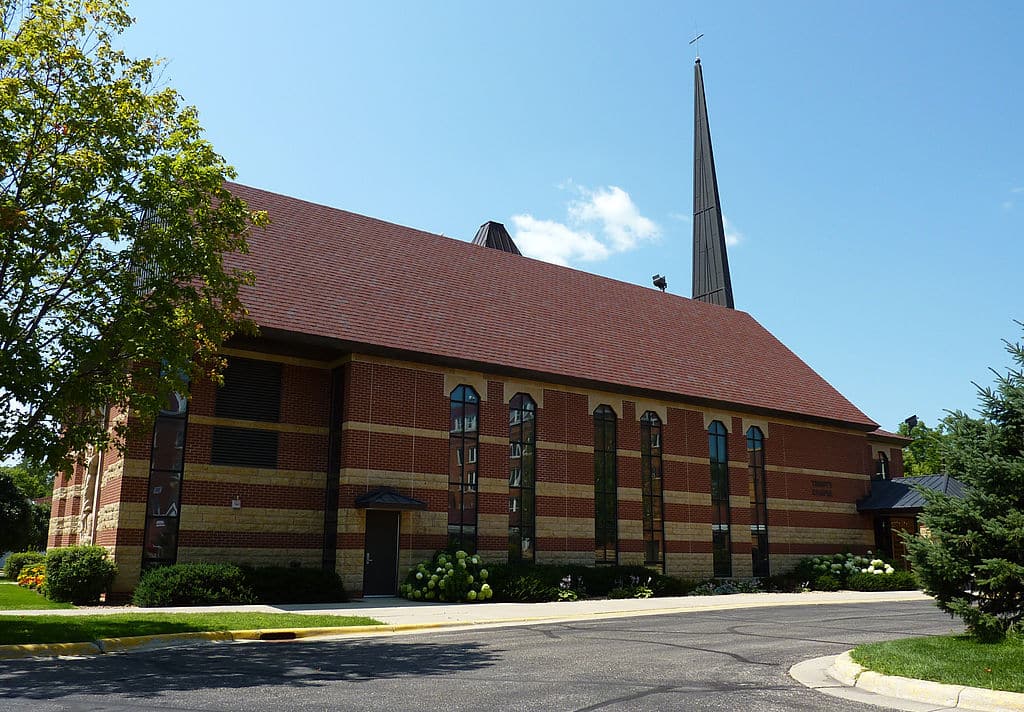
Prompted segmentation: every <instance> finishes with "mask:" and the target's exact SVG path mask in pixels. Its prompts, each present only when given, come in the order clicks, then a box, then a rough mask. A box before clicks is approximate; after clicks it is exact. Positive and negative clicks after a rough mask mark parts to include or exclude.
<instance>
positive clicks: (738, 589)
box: [687, 579, 761, 596]
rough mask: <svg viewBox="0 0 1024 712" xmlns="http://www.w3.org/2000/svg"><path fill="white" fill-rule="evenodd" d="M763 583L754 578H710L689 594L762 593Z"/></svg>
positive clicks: (726, 594)
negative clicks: (748, 579) (749, 579)
mask: <svg viewBox="0 0 1024 712" xmlns="http://www.w3.org/2000/svg"><path fill="white" fill-rule="evenodd" d="M760 592H761V584H760V583H759V582H758V581H757V579H754V580H752V581H747V580H744V579H710V580H708V581H704V582H703V583H700V584H697V585H696V586H694V588H693V589H692V590H691V591H690V592H689V593H688V594H687V595H688V596H728V595H731V594H734V593H760Z"/></svg>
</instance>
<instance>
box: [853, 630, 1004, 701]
mask: <svg viewBox="0 0 1024 712" xmlns="http://www.w3.org/2000/svg"><path fill="white" fill-rule="evenodd" d="M850 657H851V658H853V661H854V662H856V663H858V664H860V665H863V666H864V667H866V668H867V669H868V670H874V671H875V672H878V673H882V674H883V675H899V676H901V677H912V678H917V679H918V680H932V681H934V682H944V683H946V684H949V685H967V686H969V687H981V688H983V689H987V690H1003V691H1006V692H1024V635H1011V636H1008V637H1007V638H1006V640H1004V641H1003V642H1001V643H978V642H976V641H974V640H971V639H970V638H968V637H967V636H962V635H943V636H935V637H932V638H906V639H904V640H891V641H888V642H885V643H871V644H868V645H861V646H859V647H857V648H854V649H853V651H851V652H850Z"/></svg>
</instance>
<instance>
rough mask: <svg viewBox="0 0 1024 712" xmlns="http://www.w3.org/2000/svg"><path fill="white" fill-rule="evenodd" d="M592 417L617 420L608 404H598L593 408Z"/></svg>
mask: <svg viewBox="0 0 1024 712" xmlns="http://www.w3.org/2000/svg"><path fill="white" fill-rule="evenodd" d="M594 417H595V418H596V419H598V420H617V419H618V416H616V415H615V411H614V410H613V409H612V407H611V406H610V405H604V404H602V405H599V406H597V407H596V408H594Z"/></svg>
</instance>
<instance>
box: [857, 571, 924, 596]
mask: <svg viewBox="0 0 1024 712" xmlns="http://www.w3.org/2000/svg"><path fill="white" fill-rule="evenodd" d="M846 586H847V588H849V589H851V590H853V591H913V590H914V589H916V588H918V583H917V578H916V577H915V576H914V574H913V573H911V572H910V571H900V570H896V571H893V572H892V573H891V574H865V573H860V574H853V575H852V576H850V578H849V580H847V582H846Z"/></svg>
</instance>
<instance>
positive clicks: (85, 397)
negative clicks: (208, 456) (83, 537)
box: [0, 0, 266, 470]
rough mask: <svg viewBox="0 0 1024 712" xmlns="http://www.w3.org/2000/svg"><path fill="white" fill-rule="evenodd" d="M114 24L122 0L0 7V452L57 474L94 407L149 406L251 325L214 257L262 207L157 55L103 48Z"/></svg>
mask: <svg viewBox="0 0 1024 712" xmlns="http://www.w3.org/2000/svg"><path fill="white" fill-rule="evenodd" d="M131 22H132V20H131V18H130V17H129V16H128V14H127V13H126V12H125V8H124V2H123V0H89V1H85V0H0V107H2V109H3V110H2V111H0V231H2V233H3V239H2V241H0V373H2V374H4V378H3V382H2V384H0V461H2V460H4V459H6V458H8V457H10V456H11V455H12V454H15V453H21V454H22V456H23V457H25V458H28V459H30V460H32V461H35V462H40V463H44V464H45V465H46V466H47V467H48V468H50V469H52V470H57V469H60V467H62V466H65V465H66V461H67V455H68V454H69V453H74V452H79V451H81V450H82V449H83V448H84V447H85V446H86V445H87V444H90V443H99V442H103V441H104V440H105V437H106V432H107V428H106V427H105V424H104V418H103V417H102V416H101V414H102V413H105V412H106V411H105V408H106V407H107V406H114V407H117V408H119V409H124V408H127V407H131V408H132V410H133V412H135V413H137V414H140V415H142V416H146V415H147V414H152V413H155V411H156V410H157V408H158V407H159V404H160V403H162V402H166V399H167V397H168V396H169V394H170V392H172V391H182V392H184V391H187V384H188V382H189V381H190V379H191V380H195V379H197V378H201V377H213V378H216V377H217V374H218V372H219V370H220V369H221V368H222V366H223V364H222V362H221V361H220V360H219V359H218V358H217V357H216V353H217V347H218V346H219V345H220V344H221V343H222V342H223V341H224V339H226V338H227V337H228V336H230V335H231V334H232V333H233V332H235V331H237V330H239V329H246V328H251V324H250V323H249V322H248V320H247V319H246V316H245V310H244V308H243V306H242V303H241V301H240V299H239V295H238V293H239V289H240V287H241V286H242V285H244V284H246V283H248V282H250V281H251V275H248V274H246V273H243V272H241V271H239V270H236V269H233V268H232V267H231V266H230V255H231V253H236V252H244V251H245V250H246V239H245V237H246V233H247V231H248V230H249V229H250V227H251V226H253V225H259V224H263V223H264V222H265V220H266V216H264V215H262V214H260V213H253V212H251V211H249V210H248V208H247V207H246V205H245V204H244V203H243V202H242V201H241V200H239V199H236V198H235V197H233V196H232V194H231V193H230V192H229V190H228V189H227V187H226V186H225V180H226V179H229V178H232V177H234V171H233V169H232V168H231V167H230V166H229V165H227V163H225V161H224V159H223V158H222V157H221V156H219V155H218V154H217V153H216V152H215V151H214V150H213V148H212V146H211V145H210V144H209V143H208V142H207V141H206V140H204V138H203V130H202V127H201V126H200V125H199V121H198V114H197V111H196V109H195V108H193V107H190V106H186V105H184V104H183V102H182V100H181V98H180V96H179V95H178V94H177V92H175V91H174V90H173V89H171V88H168V87H163V86H158V85H157V84H156V83H155V82H154V72H155V71H156V69H157V67H158V64H159V63H158V62H157V61H156V60H152V59H145V58H144V59H133V58H130V57H128V56H126V55H125V53H123V52H122V51H120V50H118V49H117V48H116V47H115V46H114V44H113V40H114V39H115V38H116V36H117V35H118V34H120V33H121V32H123V31H124V30H125V29H126V28H127V27H129V26H130V24H131ZM226 259H227V260H228V261H227V262H226ZM123 434H124V431H123V428H122V427H120V426H119V429H118V431H117V436H123ZM117 436H115V437H117Z"/></svg>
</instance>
